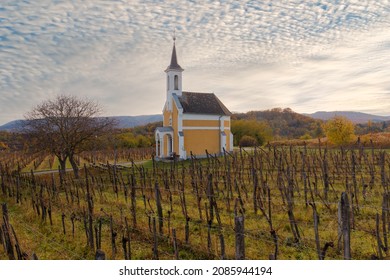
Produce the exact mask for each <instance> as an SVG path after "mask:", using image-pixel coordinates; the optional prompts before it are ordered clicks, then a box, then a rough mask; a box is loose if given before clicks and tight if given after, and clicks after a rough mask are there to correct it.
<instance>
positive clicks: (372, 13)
mask: <svg viewBox="0 0 390 280" xmlns="http://www.w3.org/2000/svg"><path fill="white" fill-rule="evenodd" d="M173 30H176V31H175V32H176V50H177V56H178V62H179V64H180V65H181V67H182V68H184V69H185V71H184V72H183V89H184V90H186V91H196V92H214V93H215V94H216V95H217V96H218V97H219V99H220V100H221V101H222V102H223V103H224V104H225V105H226V106H227V107H228V108H229V109H230V111H232V112H247V111H249V110H266V109H271V108H276V107H280V108H291V109H292V110H294V111H296V112H299V113H313V112H316V111H334V110H349V111H360V112H366V113H372V114H379V115H390V1H389V0H376V1H371V0H370V1H363V0H315V1H309V0H295V1H293V0H291V1H282V0H280V1H278V0H276V1H272V0H271V1H253V0H252V1H249V0H246V1H244V0H237V1H235V0H220V1H200V0H192V1H189V0H188V1H185V0H170V1H163V0H160V1H158V0H153V1H152V0H151V1H138V0H127V1H124V0H123V1H121V0H67V1H65V0H23V1H21V0H1V2H0V125H1V124H4V123H6V122H8V121H12V120H15V119H22V118H23V116H24V115H25V114H26V113H27V112H28V111H30V110H31V109H32V108H33V107H34V106H36V105H38V104H39V103H41V102H42V101H44V100H47V99H52V98H54V97H55V96H57V95H58V94H71V95H75V96H80V97H87V98H89V99H92V100H96V101H97V102H98V103H99V104H100V105H101V106H102V107H103V110H104V115H106V116H135V115H148V114H159V113H161V112H162V108H163V105H164V102H165V96H166V91H165V90H166V85H165V82H166V77H165V75H166V74H165V73H164V70H165V69H166V67H167V66H168V64H169V62H170V56H171V52H172V43H173V41H172V35H173Z"/></svg>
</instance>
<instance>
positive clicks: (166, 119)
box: [163, 109, 171, 126]
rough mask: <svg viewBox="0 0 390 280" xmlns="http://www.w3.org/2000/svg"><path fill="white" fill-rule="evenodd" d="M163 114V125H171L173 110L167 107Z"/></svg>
mask: <svg viewBox="0 0 390 280" xmlns="http://www.w3.org/2000/svg"><path fill="white" fill-rule="evenodd" d="M163 116H164V119H163V126H169V117H170V116H171V112H169V111H168V110H166V109H165V110H164V113H163Z"/></svg>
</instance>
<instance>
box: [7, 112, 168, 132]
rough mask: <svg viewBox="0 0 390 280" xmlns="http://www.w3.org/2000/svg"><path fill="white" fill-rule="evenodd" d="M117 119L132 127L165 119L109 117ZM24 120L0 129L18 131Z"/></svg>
mask: <svg viewBox="0 0 390 280" xmlns="http://www.w3.org/2000/svg"><path fill="white" fill-rule="evenodd" d="M108 118H112V119H115V120H116V121H117V127H118V128H131V127H135V126H141V125H145V124H148V123H153V122H159V121H162V120H163V117H162V115H160V114H158V115H143V116H119V117H108ZM23 122H24V121H23V120H15V121H11V122H9V123H6V124H4V125H1V126H0V131H17V130H18V129H20V128H21V127H22V125H23Z"/></svg>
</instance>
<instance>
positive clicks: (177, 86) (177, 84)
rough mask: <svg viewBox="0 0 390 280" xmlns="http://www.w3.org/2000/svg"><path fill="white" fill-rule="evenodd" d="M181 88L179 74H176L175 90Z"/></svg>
mask: <svg viewBox="0 0 390 280" xmlns="http://www.w3.org/2000/svg"><path fill="white" fill-rule="evenodd" d="M178 89H179V76H177V75H175V90H178Z"/></svg>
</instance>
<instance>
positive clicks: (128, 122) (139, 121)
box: [0, 111, 390, 131]
mask: <svg viewBox="0 0 390 280" xmlns="http://www.w3.org/2000/svg"><path fill="white" fill-rule="evenodd" d="M302 115H305V116H308V117H311V118H313V119H320V120H328V119H330V118H333V117H334V116H344V117H346V118H348V119H350V120H351V121H353V122H354V123H367V122H368V121H372V122H383V121H390V116H378V115H371V114H366V113H360V112H352V111H331V112H326V111H319V112H315V113H313V114H302ZM108 118H114V119H116V120H117V123H118V125H117V127H118V128H131V127H135V126H141V125H145V124H148V123H153V122H159V121H162V119H163V117H162V115H161V114H156V115H142V116H115V117H108ZM22 125H23V120H15V121H11V122H9V123H6V124H4V125H1V126H0V131H16V130H18V129H19V128H20V127H21V126H22Z"/></svg>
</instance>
